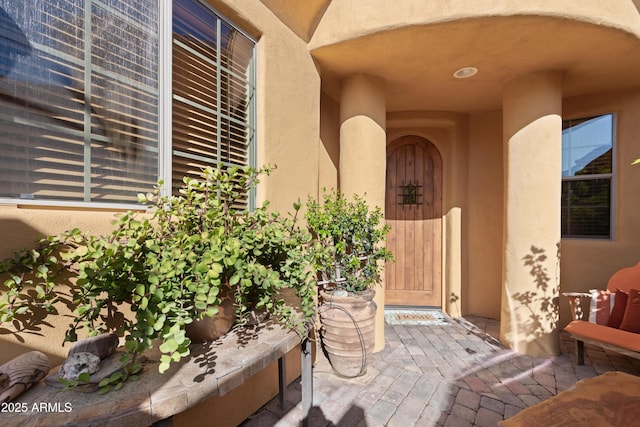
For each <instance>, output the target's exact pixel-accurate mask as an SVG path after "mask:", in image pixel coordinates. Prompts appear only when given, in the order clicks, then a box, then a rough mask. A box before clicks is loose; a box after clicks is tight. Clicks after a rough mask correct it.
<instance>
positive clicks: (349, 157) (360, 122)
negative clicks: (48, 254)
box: [340, 75, 387, 351]
mask: <svg viewBox="0 0 640 427" xmlns="http://www.w3.org/2000/svg"><path fill="white" fill-rule="evenodd" d="M386 115H387V111H386V102H385V95H384V81H383V80H382V79H380V78H377V77H373V76H368V75H355V76H352V77H350V78H348V79H346V80H345V81H344V82H343V85H342V97H341V100H340V190H341V191H342V192H343V194H345V195H346V196H347V197H350V196H351V195H353V194H358V195H361V196H364V197H365V199H366V201H367V203H369V205H370V206H372V207H373V206H380V207H381V208H382V209H384V196H385V194H384V193H385V175H386V160H387V154H386ZM383 277H384V276H383ZM375 302H376V304H377V305H378V312H377V314H376V344H375V349H374V351H380V350H382V349H383V348H384V283H383V284H382V286H378V287H376V297H375Z"/></svg>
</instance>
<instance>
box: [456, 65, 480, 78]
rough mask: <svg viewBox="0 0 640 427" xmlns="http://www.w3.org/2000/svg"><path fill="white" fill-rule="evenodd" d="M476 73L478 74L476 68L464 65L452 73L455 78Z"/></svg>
mask: <svg viewBox="0 0 640 427" xmlns="http://www.w3.org/2000/svg"><path fill="white" fill-rule="evenodd" d="M476 74H478V69H477V68H476V67H464V68H460V69H459V70H457V71H456V72H455V73H453V77H455V78H456V79H466V78H467V77H471V76H475V75H476Z"/></svg>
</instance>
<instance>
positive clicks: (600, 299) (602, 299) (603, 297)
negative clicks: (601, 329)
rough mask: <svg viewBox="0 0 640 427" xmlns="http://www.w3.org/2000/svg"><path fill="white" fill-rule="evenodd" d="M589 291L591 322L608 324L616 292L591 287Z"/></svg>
mask: <svg viewBox="0 0 640 427" xmlns="http://www.w3.org/2000/svg"><path fill="white" fill-rule="evenodd" d="M589 292H590V293H591V305H590V307H589V322H591V323H597V324H599V325H606V324H607V323H609V316H610V315H611V310H612V309H613V303H614V301H615V295H616V294H615V293H611V292H609V291H608V290H602V289H591V290H590V291H589Z"/></svg>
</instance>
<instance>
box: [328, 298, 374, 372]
mask: <svg viewBox="0 0 640 427" xmlns="http://www.w3.org/2000/svg"><path fill="white" fill-rule="evenodd" d="M375 294H376V292H375V291H374V290H373V289H368V290H366V291H364V292H362V293H360V294H348V295H346V296H336V295H333V294H332V293H329V292H325V291H320V297H321V298H322V306H321V307H320V322H321V323H322V329H321V332H320V334H321V338H322V344H323V347H324V349H325V351H326V353H327V356H328V357H329V362H331V366H332V367H333V369H334V371H335V372H336V373H337V374H338V375H340V376H343V377H349V378H353V377H357V376H360V375H363V374H364V373H365V372H366V370H367V359H368V357H369V355H370V354H371V352H372V351H373V347H374V343H375V318H376V308H377V307H376V303H375V302H373V297H374V296H375Z"/></svg>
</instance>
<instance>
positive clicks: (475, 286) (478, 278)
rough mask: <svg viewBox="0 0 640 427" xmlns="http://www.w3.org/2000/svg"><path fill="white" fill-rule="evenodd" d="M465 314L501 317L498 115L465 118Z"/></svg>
mask: <svg viewBox="0 0 640 427" xmlns="http://www.w3.org/2000/svg"><path fill="white" fill-rule="evenodd" d="M469 123H470V124H469V187H468V189H467V190H468V191H467V197H468V198H467V206H468V208H467V212H466V214H467V217H468V228H467V233H466V235H467V238H468V246H466V248H465V249H466V252H467V257H466V259H467V268H468V274H467V281H466V282H465V285H464V289H465V290H466V302H467V303H466V305H465V313H466V314H477V315H480V316H486V317H489V318H493V319H498V318H500V295H501V289H502V287H501V282H502V252H503V249H502V222H503V212H502V210H503V209H502V198H503V192H504V186H503V182H502V176H503V166H502V112H501V111H495V112H490V113H481V114H473V115H471V117H470V119H469Z"/></svg>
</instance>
